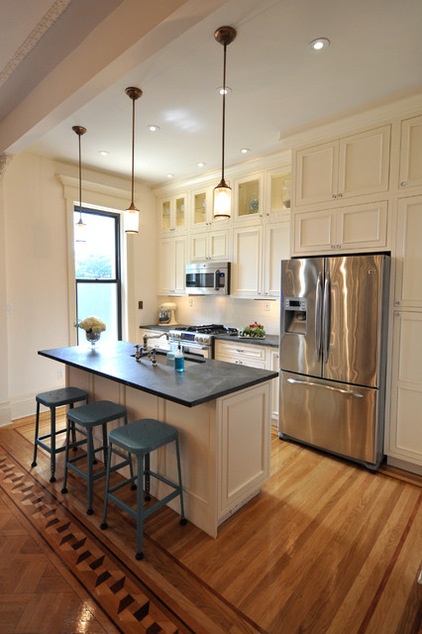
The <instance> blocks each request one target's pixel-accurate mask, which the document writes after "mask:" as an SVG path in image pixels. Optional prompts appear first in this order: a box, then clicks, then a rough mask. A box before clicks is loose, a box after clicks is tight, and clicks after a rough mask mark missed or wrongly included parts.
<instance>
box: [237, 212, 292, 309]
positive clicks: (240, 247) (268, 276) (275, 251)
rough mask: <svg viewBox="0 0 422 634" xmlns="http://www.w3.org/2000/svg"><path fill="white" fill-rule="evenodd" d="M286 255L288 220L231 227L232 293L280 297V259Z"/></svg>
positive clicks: (241, 295)
mask: <svg viewBox="0 0 422 634" xmlns="http://www.w3.org/2000/svg"><path fill="white" fill-rule="evenodd" d="M289 257H290V224H289V222H268V223H259V224H255V225H248V226H244V227H234V229H233V266H232V272H231V294H232V296H234V297H243V298H248V297H253V298H256V299H272V298H279V297H280V262H281V260H282V259H285V258H289Z"/></svg>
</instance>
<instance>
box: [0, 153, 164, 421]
mask: <svg viewBox="0 0 422 634" xmlns="http://www.w3.org/2000/svg"><path fill="white" fill-rule="evenodd" d="M66 171H67V173H69V174H71V175H72V176H73V177H75V176H77V167H75V166H65V165H63V164H58V163H56V162H55V161H53V160H51V159H48V158H42V157H39V156H36V155H32V154H29V153H25V152H23V153H22V154H19V155H18V156H16V157H14V158H13V160H12V161H11V163H10V164H9V166H8V167H7V169H6V171H5V172H4V175H3V196H2V197H1V184H0V198H1V200H2V204H0V245H1V246H2V247H3V249H2V251H3V255H2V256H1V257H2V258H4V260H2V261H1V262H0V282H1V281H2V279H1V278H2V275H1V274H2V269H3V273H4V282H5V293H4V292H3V295H4V299H5V305H6V311H4V310H2V312H1V313H0V323H1V325H2V330H3V332H2V335H4V333H5V332H6V333H7V349H6V350H4V353H3V354H2V361H3V362H5V361H6V362H7V363H6V365H7V374H5V373H4V370H3V371H2V373H1V374H0V423H1V424H4V423H7V422H10V418H12V419H15V418H19V417H21V416H26V415H29V414H31V413H33V412H34V411H35V401H34V397H35V395H36V394H37V393H38V392H41V391H45V390H47V389H51V388H55V387H59V386H60V385H62V384H63V370H64V367H63V366H60V365H58V364H56V363H53V362H52V361H49V360H47V359H44V358H42V357H41V356H39V355H38V354H37V352H38V350H40V349H45V348H55V347H62V346H68V345H71V344H73V343H74V329H73V324H72V323H70V321H71V319H72V315H71V311H69V301H68V298H69V279H72V272H70V275H69V273H68V265H69V262H71V261H72V258H71V257H70V258H68V245H69V240H68V235H67V232H68V226H70V227H71V226H72V224H70V225H69V222H68V219H67V214H68V213H69V208H68V207H67V206H66V200H65V197H64V188H63V185H62V183H61V182H60V181H59V179H58V177H57V175H58V174H63V173H64V172H66ZM84 173H85V171H84ZM88 176H89V178H90V181H91V182H92V181H93V180H94V179H97V180H98V181H99V182H102V183H110V184H112V185H113V186H115V187H116V186H117V185H119V187H120V188H121V191H125V190H127V191H128V199H127V201H126V202H127V204H126V206H129V203H130V200H129V197H130V183H129V182H126V181H124V180H123V179H117V178H116V177H108V176H107V175H105V174H93V173H89V175H88ZM138 189H139V192H138V191H137V193H138V198H140V200H135V203H136V204H137V206H138V207H139V208H141V209H142V214H141V232H140V234H139V235H138V236H130V237H128V238H127V240H128V249H127V252H128V256H129V257H128V260H129V261H128V266H127V274H128V275H127V277H128V286H127V292H128V297H129V298H130V302H129V306H128V315H127V323H128V330H127V333H128V334H127V338H128V339H129V340H134V341H135V339H136V335H137V332H136V330H135V329H136V328H137V326H138V325H139V323H140V316H139V312H140V311H138V309H137V304H136V305H135V302H134V300H135V299H136V300H137V299H138V298H139V299H142V300H143V301H144V306H145V308H144V313H145V314H146V315H147V319H153V318H154V315H155V310H156V304H157V302H156V295H155V266H154V264H155V257H156V249H155V243H156V222H155V198H154V195H153V194H152V192H151V190H149V188H147V187H144V186H141V185H140V186H139V188H138V187H137V190H138ZM82 197H83V202H85V199H84V196H82ZM90 198H91V199H90V200H89V201H87V202H90V203H91V204H92V203H94V204H95V202H97V204H98V205H105V200H106V199H107V196H106V197H104V196H99V197H98V200H97V201H95V200H93V198H94V199H95V194H94V193H92V192H91V194H90ZM1 212H2V213H3V225H2V222H1V220H2V213H1ZM70 244H71V242H70ZM2 263H3V264H4V266H3V267H2ZM151 263H152V265H151ZM151 269H152V272H151ZM2 290H4V289H2ZM72 293H73V290H72ZM4 322H5V323H4ZM3 325H4V326H5V328H3ZM5 339H6V338H5ZM72 339H73V340H72ZM0 343H1V339H0ZM3 345H6V342H5V343H4V344H3ZM3 345H2V347H3ZM10 411H11V414H10Z"/></svg>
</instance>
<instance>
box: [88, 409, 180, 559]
mask: <svg viewBox="0 0 422 634" xmlns="http://www.w3.org/2000/svg"><path fill="white" fill-rule="evenodd" d="M173 441H174V442H175V443H176V457H177V473H178V480H179V482H178V484H176V483H174V482H172V481H170V480H169V479H168V478H166V477H164V476H162V475H160V474H158V473H155V472H153V471H151V469H150V453H151V452H152V451H154V450H155V449H158V448H159V447H162V446H164V445H167V444H168V443H171V442H173ZM115 445H116V446H117V447H118V448H119V449H122V450H124V451H125V452H127V453H126V455H127V459H126V461H125V463H122V465H121V466H125V464H126V465H127V464H129V463H131V462H132V455H135V456H136V458H137V475H136V476H135V477H133V476H132V475H131V477H130V478H127V479H125V480H124V481H123V482H120V483H119V484H116V485H115V486H113V487H110V472H111V469H110V462H111V461H109V463H108V466H107V474H106V491H105V496H104V513H103V520H102V523H101V525H100V528H101V529H103V530H104V529H106V528H107V522H106V519H107V505H108V500H111V501H112V502H114V503H115V504H116V505H117V506H118V507H120V508H121V509H122V510H123V511H126V512H127V513H129V515H130V516H131V517H133V518H134V519H135V520H136V555H135V557H136V559H143V552H142V540H143V532H144V520H145V519H146V518H147V517H149V516H150V515H151V514H152V513H155V511H158V509H160V508H161V507H162V506H164V505H165V504H167V503H168V502H170V500H173V499H174V498H176V497H178V496H180V515H181V519H180V524H182V525H185V524H186V523H187V520H186V519H185V512H184V507H183V491H182V473H181V468H180V453H179V435H178V431H177V429H176V428H175V427H172V426H171V425H168V424H167V423H163V422H161V421H158V420H155V419H152V418H144V419H141V420H136V421H134V422H133V423H129V424H128V425H126V426H125V427H119V428H117V429H113V430H112V431H111V432H110V434H109V449H110V458H111V456H112V455H113V453H118V455H120V456H122V454H121V452H120V451H119V450H116V448H115ZM144 457H145V468H144ZM143 476H145V495H144V496H143V486H142V484H143ZM151 476H152V477H154V478H156V479H157V480H160V481H161V482H164V483H165V484H167V485H168V486H169V487H171V488H172V489H173V490H172V491H171V492H170V493H168V494H167V495H166V496H165V497H164V498H163V499H161V500H158V501H157V502H155V503H154V504H153V505H152V506H150V507H149V508H144V500H150V499H151V498H150V478H151ZM134 482H137V483H138V485H137V494H136V508H132V506H130V505H129V504H126V503H125V502H123V501H122V500H121V499H120V498H118V497H117V496H116V495H114V493H115V492H116V491H117V490H118V489H121V488H122V487H124V486H126V485H128V484H129V483H131V484H132V488H133V483H134ZM143 497H144V499H142V498H143Z"/></svg>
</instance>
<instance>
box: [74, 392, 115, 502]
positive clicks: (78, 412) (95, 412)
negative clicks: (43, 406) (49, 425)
mask: <svg viewBox="0 0 422 634" xmlns="http://www.w3.org/2000/svg"><path fill="white" fill-rule="evenodd" d="M119 418H123V419H124V423H125V425H126V424H127V412H126V408H125V407H123V406H122V405H118V404H117V403H113V402H112V401H96V402H95V403H89V404H88V405H82V406H81V407H77V408H76V409H73V410H69V411H68V413H67V428H66V445H65V450H66V453H65V465H64V477H63V488H62V493H67V475H68V471H69V469H70V470H71V471H73V472H74V473H76V474H77V475H79V476H80V477H81V478H83V479H84V480H86V482H87V501H88V505H87V511H86V512H87V515H92V514H93V512H94V511H93V509H92V501H93V491H94V482H95V480H98V479H99V478H102V477H103V476H105V474H106V469H107V466H108V458H109V452H108V438H107V423H109V422H111V421H113V420H118V419H119ZM99 425H101V427H102V437H103V438H102V445H101V446H100V447H97V449H95V447H94V437H93V429H94V427H98V426H99ZM73 428H74V429H75V430H76V431H77V432H79V434H81V435H82V436H83V438H82V439H81V440H78V441H72V442H71V441H70V434H71V432H72V431H73ZM82 445H85V446H86V450H85V452H84V453H82V454H78V455H77V456H74V457H72V458H69V449H70V447H72V448H74V449H75V448H78V447H81V446H82ZM100 451H102V452H103V458H104V467H103V468H102V469H100V470H98V471H96V472H94V464H96V462H97V461H96V454H97V453H98V452H100ZM80 460H85V461H86V465H85V466H86V470H84V469H83V468H81V467H79V466H77V465H76V463H77V462H79V461H80ZM125 464H126V463H125ZM119 468H120V464H119V465H116V466H114V467H113V468H112V469H111V470H112V471H115V470H116V469H119Z"/></svg>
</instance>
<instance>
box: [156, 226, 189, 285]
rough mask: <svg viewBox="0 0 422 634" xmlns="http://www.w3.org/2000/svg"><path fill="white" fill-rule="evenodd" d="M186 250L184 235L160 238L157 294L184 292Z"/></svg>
mask: <svg viewBox="0 0 422 634" xmlns="http://www.w3.org/2000/svg"><path fill="white" fill-rule="evenodd" d="M186 251H187V238H186V236H183V235H174V236H169V237H166V238H162V240H161V242H160V252H159V254H160V257H159V269H158V274H159V282H158V284H159V288H158V295H184V294H185V292H186V289H185V272H186Z"/></svg>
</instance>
